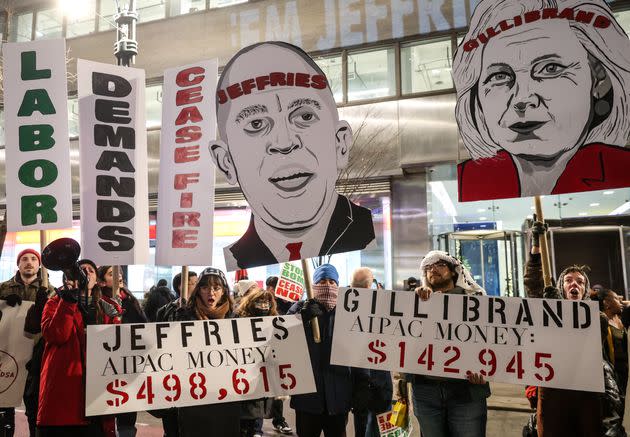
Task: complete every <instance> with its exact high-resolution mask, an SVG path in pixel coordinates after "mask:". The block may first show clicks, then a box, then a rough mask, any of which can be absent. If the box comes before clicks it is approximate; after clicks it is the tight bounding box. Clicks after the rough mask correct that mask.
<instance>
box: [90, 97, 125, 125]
mask: <svg viewBox="0 0 630 437" xmlns="http://www.w3.org/2000/svg"><path fill="white" fill-rule="evenodd" d="M129 106H130V105H129V103H128V102H118V101H116V100H104V99H96V102H94V115H95V116H96V119H97V120H98V121H102V122H103V123H119V124H129V123H131V117H129V116H128V115H129Z"/></svg>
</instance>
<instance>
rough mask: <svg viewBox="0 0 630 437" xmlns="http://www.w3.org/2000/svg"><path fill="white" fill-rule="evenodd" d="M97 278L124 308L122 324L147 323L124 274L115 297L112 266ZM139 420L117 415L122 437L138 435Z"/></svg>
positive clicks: (130, 415) (100, 270)
mask: <svg viewBox="0 0 630 437" xmlns="http://www.w3.org/2000/svg"><path fill="white" fill-rule="evenodd" d="M97 278H98V280H99V286H100V287H101V290H102V291H103V294H104V295H105V296H107V297H108V298H110V299H112V300H113V301H114V304H113V305H115V304H116V303H117V304H119V305H120V307H121V308H122V318H121V322H122V323H125V324H127V323H145V322H146V321H147V318H146V316H145V315H144V312H143V311H142V308H140V302H138V299H136V297H135V296H134V295H133V293H131V292H130V291H129V290H127V289H126V288H125V284H124V283H123V277H122V272H120V274H119V277H118V294H117V295H114V292H113V285H114V280H115V279H114V275H113V268H112V266H101V267H99V268H98V271H97ZM137 418H138V413H137V412H135V411H134V412H130V413H120V414H117V415H116V425H117V428H118V433H119V435H120V437H134V436H135V435H136V419H137Z"/></svg>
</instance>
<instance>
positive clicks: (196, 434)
mask: <svg viewBox="0 0 630 437" xmlns="http://www.w3.org/2000/svg"><path fill="white" fill-rule="evenodd" d="M233 310H234V304H233V303H232V298H231V297H230V289H229V287H228V282H227V279H226V278H225V274H224V273H223V272H222V271H221V270H219V269H215V268H214V267H207V268H205V269H204V270H203V271H202V272H201V274H200V275H199V277H198V279H197V283H196V285H195V288H194V289H193V291H192V293H191V294H190V298H189V299H188V301H187V302H186V304H185V305H184V306H182V307H180V308H178V309H177V311H176V313H175V317H174V318H175V320H177V321H185V320H216V319H228V318H231V317H233V314H232V312H233ZM240 418H241V407H240V404H239V403H236V402H228V403H219V404H208V405H199V406H194V407H184V408H179V410H178V423H179V436H180V437H240V436H241V429H240Z"/></svg>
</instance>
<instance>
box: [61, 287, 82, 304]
mask: <svg viewBox="0 0 630 437" xmlns="http://www.w3.org/2000/svg"><path fill="white" fill-rule="evenodd" d="M59 296H61V298H62V299H63V300H65V301H66V302H68V303H77V302H78V301H79V289H78V288H73V289H67V288H63V289H61V291H60V292H59Z"/></svg>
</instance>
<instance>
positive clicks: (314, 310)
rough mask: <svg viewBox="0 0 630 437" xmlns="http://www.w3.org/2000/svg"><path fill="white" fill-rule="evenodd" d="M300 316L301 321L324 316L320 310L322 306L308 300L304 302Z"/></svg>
mask: <svg viewBox="0 0 630 437" xmlns="http://www.w3.org/2000/svg"><path fill="white" fill-rule="evenodd" d="M300 314H301V315H302V320H311V319H312V318H314V317H317V316H321V315H322V314H324V311H323V310H322V306H321V305H320V304H319V302H317V301H316V300H315V299H309V300H307V301H306V302H304V306H303V307H302V310H301V311H300Z"/></svg>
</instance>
